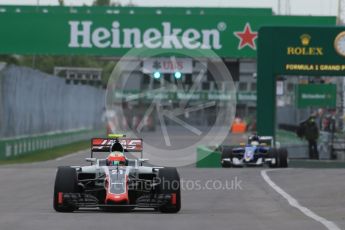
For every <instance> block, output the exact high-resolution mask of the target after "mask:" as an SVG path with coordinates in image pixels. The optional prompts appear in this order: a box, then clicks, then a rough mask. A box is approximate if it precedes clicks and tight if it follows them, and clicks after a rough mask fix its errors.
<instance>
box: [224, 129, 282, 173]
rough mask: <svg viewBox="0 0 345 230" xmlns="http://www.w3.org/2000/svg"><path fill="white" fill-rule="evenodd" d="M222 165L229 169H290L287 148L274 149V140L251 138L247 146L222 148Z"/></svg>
mask: <svg viewBox="0 0 345 230" xmlns="http://www.w3.org/2000/svg"><path fill="white" fill-rule="evenodd" d="M220 151H221V154H222V155H221V162H220V163H221V165H222V167H224V168H227V167H232V166H234V167H236V166H238V167H240V166H263V165H267V166H269V167H271V168H275V167H281V168H286V167H288V152H287V149H285V148H278V149H277V148H274V146H273V138H272V137H268V136H256V135H253V136H250V137H249V138H248V143H247V144H241V145H240V146H221V147H220Z"/></svg>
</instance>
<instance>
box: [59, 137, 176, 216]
mask: <svg viewBox="0 0 345 230" xmlns="http://www.w3.org/2000/svg"><path fill="white" fill-rule="evenodd" d="M97 152H103V153H104V152H106V153H107V154H108V153H109V155H108V157H107V158H106V159H97V158H95V157H94V153H97ZM127 152H140V153H141V158H138V159H129V158H127V157H125V154H126V153H127ZM142 155H143V142H142V139H138V138H135V139H133V138H132V139H131V138H125V137H124V136H122V135H113V136H112V137H111V138H94V139H92V148H91V157H90V158H86V161H87V162H90V163H91V165H89V166H67V167H59V168H58V170H57V174H56V179H55V187H54V209H55V210H56V211H58V212H73V211H75V210H79V209H85V208H100V209H102V210H107V211H129V210H132V209H134V208H153V209H154V210H157V211H160V212H166V213H176V212H178V211H180V208H181V191H180V176H179V174H178V172H177V170H176V168H171V167H169V168H168V167H146V166H142V163H143V162H145V161H147V159H143V158H142Z"/></svg>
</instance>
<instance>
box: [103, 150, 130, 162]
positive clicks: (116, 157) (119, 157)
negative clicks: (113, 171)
mask: <svg viewBox="0 0 345 230" xmlns="http://www.w3.org/2000/svg"><path fill="white" fill-rule="evenodd" d="M107 165H108V166H125V165H126V157H125V156H124V155H123V153H122V152H118V151H115V152H112V153H110V154H109V156H108V157H107Z"/></svg>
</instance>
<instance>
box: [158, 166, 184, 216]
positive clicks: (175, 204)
mask: <svg viewBox="0 0 345 230" xmlns="http://www.w3.org/2000/svg"><path fill="white" fill-rule="evenodd" d="M158 177H159V180H160V181H159V185H158V193H159V194H166V195H171V201H170V202H169V203H168V204H164V205H163V206H161V207H159V211H160V212H163V213H177V212H179V211H180V209H181V186H180V175H179V174H178V172H177V170H176V168H172V167H166V168H162V169H160V170H159V173H158Z"/></svg>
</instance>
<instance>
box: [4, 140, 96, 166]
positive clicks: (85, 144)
mask: <svg viewBox="0 0 345 230" xmlns="http://www.w3.org/2000/svg"><path fill="white" fill-rule="evenodd" d="M88 148H90V141H89V140H87V141H80V142H75V143H72V144H68V145H63V146H59V147H55V148H51V149H45V150H40V151H35V152H32V153H29V154H25V155H20V156H17V157H10V158H7V159H4V160H0V165H4V164H22V163H31V162H39V161H47V160H51V159H55V158H58V157H61V156H65V155H68V154H71V153H74V152H77V151H80V150H83V149H88Z"/></svg>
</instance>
